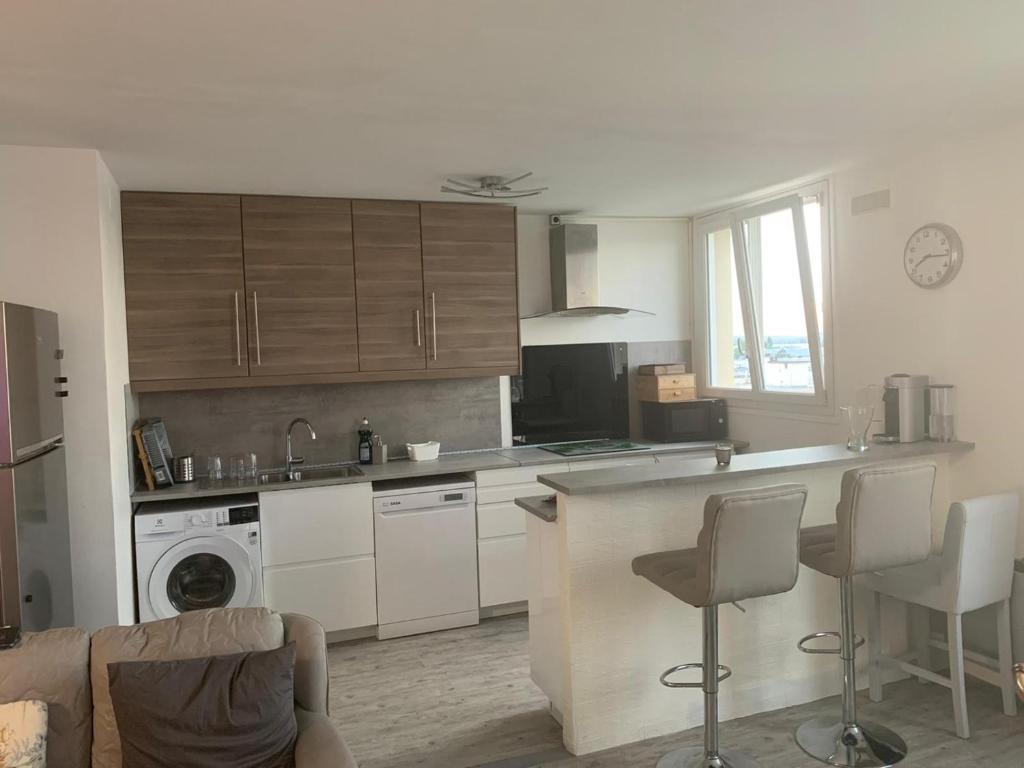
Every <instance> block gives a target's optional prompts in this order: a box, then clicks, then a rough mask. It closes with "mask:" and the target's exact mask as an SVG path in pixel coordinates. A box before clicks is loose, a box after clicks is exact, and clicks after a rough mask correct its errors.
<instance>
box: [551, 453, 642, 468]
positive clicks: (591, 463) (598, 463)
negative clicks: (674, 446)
mask: <svg viewBox="0 0 1024 768" xmlns="http://www.w3.org/2000/svg"><path fill="white" fill-rule="evenodd" d="M650 464H654V456H652V455H651V454H649V453H645V454H642V455H639V456H616V457H615V458H614V459H586V460H584V461H574V462H573V463H572V464H570V465H569V471H570V472H585V471H587V470H590V469H616V468H618V467H633V466H644V465H650Z"/></svg>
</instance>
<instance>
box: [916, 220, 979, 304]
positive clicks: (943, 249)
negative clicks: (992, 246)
mask: <svg viewBox="0 0 1024 768" xmlns="http://www.w3.org/2000/svg"><path fill="white" fill-rule="evenodd" d="M963 260H964V247H963V243H961V242H960V235H958V234H957V232H956V230H955V229H953V228H952V227H951V226H949V225H948V224H925V225H924V226H923V227H921V228H920V229H918V230H917V231H915V232H914V234H912V235H911V236H910V239H908V240H907V245H906V247H905V248H904V249H903V269H905V270H906V272H907V277H909V278H910V281H911V282H912V283H913V284H914V285H916V286H918V287H919V288H938V287H939V286H942V285H947V284H949V283H951V282H953V278H954V277H956V274H957V272H959V271H960V266H961V264H963Z"/></svg>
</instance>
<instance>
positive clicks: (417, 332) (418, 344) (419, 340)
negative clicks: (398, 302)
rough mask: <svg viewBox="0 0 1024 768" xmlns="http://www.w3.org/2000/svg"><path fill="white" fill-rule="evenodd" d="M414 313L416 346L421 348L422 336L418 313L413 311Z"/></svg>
mask: <svg viewBox="0 0 1024 768" xmlns="http://www.w3.org/2000/svg"><path fill="white" fill-rule="evenodd" d="M415 313H416V346H417V347H422V346H423V336H422V335H421V334H420V311H419V310H418V309H417V310H415Z"/></svg>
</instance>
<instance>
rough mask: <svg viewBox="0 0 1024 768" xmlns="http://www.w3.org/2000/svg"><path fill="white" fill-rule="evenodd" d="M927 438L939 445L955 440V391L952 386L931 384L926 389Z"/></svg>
mask: <svg viewBox="0 0 1024 768" xmlns="http://www.w3.org/2000/svg"><path fill="white" fill-rule="evenodd" d="M928 397H929V400H930V402H929V406H930V407H929V412H928V437H930V438H931V439H932V440H937V441H938V442H940V443H951V442H953V441H954V440H956V390H955V389H954V388H953V385H952V384H932V385H931V386H930V387H929V388H928Z"/></svg>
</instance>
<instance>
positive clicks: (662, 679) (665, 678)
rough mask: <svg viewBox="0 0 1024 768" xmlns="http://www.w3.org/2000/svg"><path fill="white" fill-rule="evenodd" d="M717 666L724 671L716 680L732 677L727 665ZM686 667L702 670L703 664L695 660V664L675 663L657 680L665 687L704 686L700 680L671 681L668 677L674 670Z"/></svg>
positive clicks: (681, 669)
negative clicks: (694, 681)
mask: <svg viewBox="0 0 1024 768" xmlns="http://www.w3.org/2000/svg"><path fill="white" fill-rule="evenodd" d="M718 668H719V669H720V670H724V671H725V674H722V675H719V676H718V682H722V681H723V680H727V679H728V678H730V677H732V670H731V669H729V667H727V666H725V665H724V664H719V665H718ZM686 669H699V670H701V671H703V670H704V665H703V664H701V663H700V662H697V663H695V664H678V665H676V666H674V667H670V668H669V669H666V670H665V671H664V672H662V673H661V677H659V678H658V681H659V682H660V683H661V684H662V685H664V686H665V687H666V688H703V687H704V683H703V682H700V683H673V682H672V681H671V680H669V679H668V678H669V677H670V676H671V675H674V674H675V673H676V672H682V671H683V670H686Z"/></svg>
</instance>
